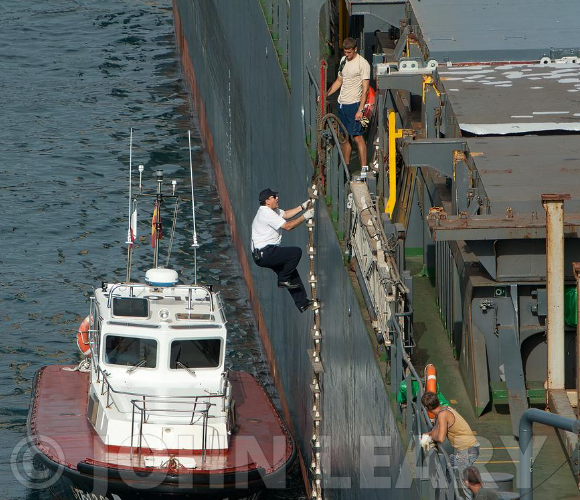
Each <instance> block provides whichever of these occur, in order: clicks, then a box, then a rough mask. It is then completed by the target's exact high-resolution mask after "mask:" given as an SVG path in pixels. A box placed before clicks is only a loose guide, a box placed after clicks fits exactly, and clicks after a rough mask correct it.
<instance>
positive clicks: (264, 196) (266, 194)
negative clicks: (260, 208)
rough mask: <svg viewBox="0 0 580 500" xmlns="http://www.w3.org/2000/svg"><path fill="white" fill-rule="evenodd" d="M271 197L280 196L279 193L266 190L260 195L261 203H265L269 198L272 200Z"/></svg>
mask: <svg viewBox="0 0 580 500" xmlns="http://www.w3.org/2000/svg"><path fill="white" fill-rule="evenodd" d="M270 196H278V192H277V191H272V190H271V189H270V188H268V189H264V190H263V191H262V192H261V193H260V203H264V202H265V201H266V200H267V199H268V198H270Z"/></svg>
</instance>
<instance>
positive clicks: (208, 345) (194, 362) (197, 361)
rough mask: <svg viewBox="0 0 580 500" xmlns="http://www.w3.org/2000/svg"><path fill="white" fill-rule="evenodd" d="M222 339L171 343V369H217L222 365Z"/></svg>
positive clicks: (188, 340) (187, 340)
mask: <svg viewBox="0 0 580 500" xmlns="http://www.w3.org/2000/svg"><path fill="white" fill-rule="evenodd" d="M221 345H222V341H221V339H195V340H193V339H185V340H174V341H173V342H171V358H170V360H169V367H170V368H171V369H174V370H175V369H183V367H184V366H185V367H187V368H193V369H197V368H217V367H218V366H219V365H220V352H221Z"/></svg>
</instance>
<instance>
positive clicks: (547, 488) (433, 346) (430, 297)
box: [407, 257, 578, 500]
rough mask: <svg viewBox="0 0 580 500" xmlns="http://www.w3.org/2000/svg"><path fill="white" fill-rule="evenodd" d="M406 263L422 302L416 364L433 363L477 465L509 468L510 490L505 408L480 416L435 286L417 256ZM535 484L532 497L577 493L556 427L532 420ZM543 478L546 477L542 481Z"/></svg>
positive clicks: (513, 451)
mask: <svg viewBox="0 0 580 500" xmlns="http://www.w3.org/2000/svg"><path fill="white" fill-rule="evenodd" d="M407 263H408V265H409V268H410V269H411V270H412V273H413V294H414V302H415V303H417V304H421V307H420V308H417V309H415V314H414V325H415V335H416V336H415V339H416V340H417V348H416V350H415V353H414V355H413V361H414V364H415V367H416V368H417V370H418V371H419V373H421V372H422V369H423V367H424V366H425V365H426V364H428V363H433V364H434V365H435V367H436V368H437V381H438V383H439V387H440V390H441V393H442V394H443V395H444V396H445V397H446V398H447V399H448V400H449V401H450V403H451V405H452V406H453V407H454V408H456V409H457V410H458V411H459V412H460V413H461V415H462V416H463V417H465V419H466V420H467V421H468V422H469V424H470V426H471V428H472V429H473V431H474V433H475V434H476V437H477V439H478V440H479V442H480V444H481V448H480V455H479V458H478V460H477V462H476V465H477V467H478V468H479V469H480V470H481V471H486V472H506V473H509V474H513V475H514V477H515V478H516V480H514V490H516V489H517V467H518V465H519V448H518V443H517V441H516V439H515V438H514V437H513V435H512V424H511V419H510V415H509V412H508V410H507V409H506V411H505V413H500V412H501V411H502V408H501V407H499V410H498V409H495V408H492V409H490V411H488V412H487V413H484V414H483V415H482V416H481V417H480V418H477V417H476V416H475V412H474V410H473V407H472V405H471V403H470V399H469V396H468V394H467V391H466V389H465V386H464V384H463V383H458V382H459V381H460V380H461V373H460V371H459V364H458V362H457V360H456V359H454V357H453V352H452V349H451V348H450V345H449V340H448V338H447V333H446V331H445V329H444V328H443V325H442V323H441V319H440V315H439V310H438V308H437V302H436V290H435V289H434V288H433V286H432V284H431V281H430V279H429V278H428V277H419V276H418V273H419V272H420V271H421V267H422V257H408V258H407ZM536 452H537V456H536V459H535V462H534V472H533V477H534V487H535V488H537V489H536V490H535V492H534V493H535V495H536V498H557V499H558V500H566V499H572V498H578V488H577V486H576V483H575V481H574V476H573V475H572V474H570V469H569V466H568V459H567V458H566V455H565V453H564V450H563V449H562V445H561V443H560V440H559V438H558V435H557V432H556V430H555V429H553V428H552V427H547V426H544V425H539V424H535V425H534V453H536ZM544 481H545V482H544Z"/></svg>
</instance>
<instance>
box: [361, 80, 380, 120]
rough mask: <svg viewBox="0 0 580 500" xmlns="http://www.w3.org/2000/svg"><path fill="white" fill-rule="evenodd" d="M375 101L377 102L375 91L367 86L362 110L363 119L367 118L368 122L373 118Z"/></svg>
mask: <svg viewBox="0 0 580 500" xmlns="http://www.w3.org/2000/svg"><path fill="white" fill-rule="evenodd" d="M376 100H377V94H376V92H375V89H373V88H372V87H371V86H370V85H369V90H368V91H367V100H366V102H365V107H364V109H363V116H364V117H365V118H368V119H369V120H370V119H371V117H372V116H373V112H374V110H375V102H376Z"/></svg>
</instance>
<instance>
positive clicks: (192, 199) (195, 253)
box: [187, 130, 199, 285]
mask: <svg viewBox="0 0 580 500" xmlns="http://www.w3.org/2000/svg"><path fill="white" fill-rule="evenodd" d="M187 135H188V139H189V172H190V175H191V211H192V214H193V243H192V245H191V246H192V247H193V268H194V280H195V281H194V283H195V284H196V285H197V249H198V248H199V243H198V242H197V229H196V227H195V195H194V192H193V161H192V159H191V130H188V131H187Z"/></svg>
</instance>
